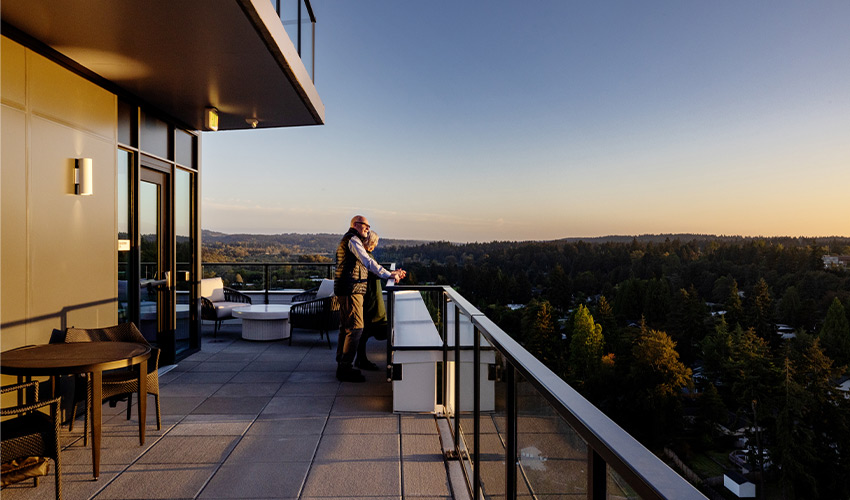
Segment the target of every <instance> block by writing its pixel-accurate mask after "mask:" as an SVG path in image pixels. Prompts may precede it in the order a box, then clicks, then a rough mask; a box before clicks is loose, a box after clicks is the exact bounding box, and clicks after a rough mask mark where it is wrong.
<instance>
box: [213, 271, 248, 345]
mask: <svg viewBox="0 0 850 500" xmlns="http://www.w3.org/2000/svg"><path fill="white" fill-rule="evenodd" d="M244 305H251V297H249V296H248V295H245V294H244V293H241V292H237V291H236V290H234V289H232V288H227V287H226V286H224V283H223V282H222V280H221V278H204V279H202V280H201V319H205V320H207V321H215V326H214V328H213V335H217V334H218V328H219V326H221V322H222V321H224V320H226V319H234V318H233V308H234V307H240V306H244Z"/></svg>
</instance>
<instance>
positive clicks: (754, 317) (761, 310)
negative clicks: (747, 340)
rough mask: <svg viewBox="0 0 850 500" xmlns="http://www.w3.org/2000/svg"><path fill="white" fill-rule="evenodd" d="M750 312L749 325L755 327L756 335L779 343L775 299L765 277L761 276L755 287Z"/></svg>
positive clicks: (772, 342)
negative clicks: (774, 307)
mask: <svg viewBox="0 0 850 500" xmlns="http://www.w3.org/2000/svg"><path fill="white" fill-rule="evenodd" d="M748 312H749V325H750V326H751V327H753V329H754V330H755V333H756V335H758V336H759V337H761V338H763V339H764V340H766V341H768V343H769V344H770V345H775V344H778V343H779V340H780V339H779V336H778V335H776V327H775V324H774V322H773V299H772V298H771V297H770V289H769V288H768V286H767V281H765V280H764V278H760V279H759V280H758V282H757V283H756V286H755V288H753V293H752V296H751V297H750V301H749V311H748Z"/></svg>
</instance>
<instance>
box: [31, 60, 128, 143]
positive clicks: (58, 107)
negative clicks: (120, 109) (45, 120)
mask: <svg viewBox="0 0 850 500" xmlns="http://www.w3.org/2000/svg"><path fill="white" fill-rule="evenodd" d="M27 72H28V73H27V76H28V80H27V83H28V87H27V90H28V91H29V106H30V110H31V111H32V113H35V114H38V115H41V116H46V117H50V118H51V119H54V120H56V121H59V122H62V123H67V124H69V125H71V126H73V127H74V128H80V129H82V130H88V131H90V132H93V133H95V134H97V135H100V136H101V137H104V138H106V139H108V140H109V141H114V140H115V133H116V126H115V125H116V122H117V108H116V105H115V95H114V94H112V93H110V92H107V91H106V90H104V89H102V88H100V87H98V86H97V85H95V84H93V83H91V82H89V81H88V80H86V79H84V78H82V77H80V76H77V75H75V74H73V73H71V72H70V71H67V70H65V69H64V68H62V67H60V66H59V65H57V64H55V63H53V62H50V61H49V60H47V59H45V58H44V57H42V56H40V55H38V54H36V53H34V52H32V51H27Z"/></svg>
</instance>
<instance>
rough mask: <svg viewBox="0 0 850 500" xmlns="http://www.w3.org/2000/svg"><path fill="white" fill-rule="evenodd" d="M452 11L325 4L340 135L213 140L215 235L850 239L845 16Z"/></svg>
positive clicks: (209, 149) (811, 11)
mask: <svg viewBox="0 0 850 500" xmlns="http://www.w3.org/2000/svg"><path fill="white" fill-rule="evenodd" d="M441 5H446V6H448V5H451V9H450V10H448V9H441V8H439V7H440V6H439V5H438V6H437V7H436V8H435V6H433V5H430V4H428V5H421V4H409V3H399V2H393V1H391V0H364V1H363V2H351V3H348V2H336V3H323V2H320V3H316V4H315V5H314V6H313V7H314V10H315V13H316V16H317V25H318V26H317V36H316V75H317V76H316V88H317V90H318V93H319V95H320V96H321V99H322V101H323V103H324V105H325V108H326V124H325V125H322V126H318V127H301V128H285V129H262V128H257V129H255V130H249V131H231V132H204V133H203V141H202V147H203V158H204V164H203V169H204V174H205V175H203V176H202V183H203V186H202V196H203V198H202V200H201V210H202V220H203V225H204V226H207V227H210V228H211V230H214V231H220V232H225V233H240V232H241V233H252V232H253V233H256V234H276V233H277V234H279V233H287V232H298V233H306V234H310V233H336V232H339V231H344V229H345V228H346V227H347V226H348V222H349V220H350V219H351V217H352V216H353V215H355V214H358V213H362V214H363V215H366V216H367V217H368V218H369V219H370V222H371V223H372V225H373V227H374V228H375V230H376V231H377V232H378V233H380V234H381V235H382V236H385V237H390V238H394V239H415V240H425V241H435V240H436V241H439V240H446V241H458V242H470V241H549V240H554V239H562V238H575V237H577V236H576V235H585V236H582V237H584V238H596V237H602V236H604V235H612V234H666V233H671V234H676V233H687V234H739V235H761V237H782V236H784V235H788V234H798V235H801V237H806V238H812V237H822V236H818V235H823V234H848V233H850V222H848V219H850V218H848V217H847V214H850V196H847V187H848V186H850V141H848V140H847V138H848V137H850V30H847V29H846V20H847V19H850V2H842V1H825V2H818V3H817V4H813V5H810V4H804V3H799V2H793V1H788V0H781V1H777V2H751V3H744V4H740V3H731V4H692V3H685V4H678V3H640V4H635V3H630V2H616V1H615V2H595V3H592V4H582V3H578V4H575V3H568V2H559V1H555V0H552V1H542V2H539V3H535V4H533V5H531V6H529V9H527V10H526V11H525V14H528V15H519V16H518V15H517V14H518V12H517V9H516V6H515V5H514V4H513V3H511V2H508V1H506V0H499V1H494V2H488V3H487V4H486V8H482V7H481V4H477V3H475V2H471V3H461V4H459V5H454V4H441ZM355 186H356V187H357V188H354V187H355ZM751 237H755V236H751Z"/></svg>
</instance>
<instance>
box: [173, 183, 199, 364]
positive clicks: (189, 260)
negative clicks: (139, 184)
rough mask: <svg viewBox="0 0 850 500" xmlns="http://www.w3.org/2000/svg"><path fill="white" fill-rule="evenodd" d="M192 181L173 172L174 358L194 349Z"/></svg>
mask: <svg viewBox="0 0 850 500" xmlns="http://www.w3.org/2000/svg"><path fill="white" fill-rule="evenodd" d="M192 178H193V174H192V173H190V172H188V171H186V170H182V169H179V168H178V169H177V170H176V172H175V174H174V231H175V239H176V248H175V251H176V266H177V267H176V271H177V275H176V280H175V282H174V283H175V287H176V288H177V306H176V313H177V324H176V329H175V331H174V338H175V342H176V346H175V347H176V349H177V353H176V354H177V357H178V358H179V357H180V353H182V352H185V351H186V350H188V349H191V348H192V347H194V346H195V345H196V344H197V343H196V342H193V334H192V333H193V331H192V317H191V314H190V304H193V303H194V298H193V297H192V293H193V290H194V287H193V286H192V283H193V282H194V281H195V278H194V254H195V252H194V246H195V240H194V238H193V237H192V199H193V198H192Z"/></svg>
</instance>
